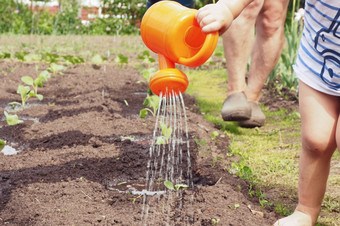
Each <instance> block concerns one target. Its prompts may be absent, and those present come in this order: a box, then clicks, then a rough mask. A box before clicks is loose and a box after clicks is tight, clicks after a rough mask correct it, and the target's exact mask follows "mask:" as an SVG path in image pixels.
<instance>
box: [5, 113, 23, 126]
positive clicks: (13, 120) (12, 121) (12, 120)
mask: <svg viewBox="0 0 340 226" xmlns="http://www.w3.org/2000/svg"><path fill="white" fill-rule="evenodd" d="M4 114H5V117H6V121H7V124H8V125H10V126H15V125H17V124H20V123H23V122H24V121H22V120H20V119H19V117H18V116H17V115H11V114H8V113H7V112H6V111H4Z"/></svg>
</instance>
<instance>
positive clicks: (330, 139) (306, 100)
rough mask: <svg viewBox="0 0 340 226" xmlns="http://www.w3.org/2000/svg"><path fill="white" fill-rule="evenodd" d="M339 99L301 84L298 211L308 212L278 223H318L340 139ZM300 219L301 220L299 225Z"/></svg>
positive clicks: (294, 215)
mask: <svg viewBox="0 0 340 226" xmlns="http://www.w3.org/2000/svg"><path fill="white" fill-rule="evenodd" d="M339 100H340V98H339V97H335V96H330V95H327V94H324V93H321V92H318V91H316V90H314V89H312V88H311V87H309V86H307V85H306V84H304V83H302V82H300V83H299V109H300V114H301V122H302V130H301V136H302V150H301V155H300V163H299V168H300V169H299V170H300V172H299V193H298V194H299V203H298V206H297V208H296V210H297V212H298V213H303V214H304V215H302V217H300V216H301V214H299V215H296V214H293V215H291V216H288V217H286V218H283V219H281V220H279V221H278V222H277V223H276V224H275V225H300V224H301V225H314V224H315V222H316V220H317V218H318V215H319V212H320V208H321V203H322V199H323V196H324V194H325V190H326V183H327V178H328V174H329V170H330V160H331V157H332V155H333V153H334V151H335V149H336V142H337V140H338V142H339V130H340V129H339V125H338V124H339V113H340V112H339V110H340V101H339ZM336 136H337V137H338V138H337V139H336ZM298 220H300V222H299V224H296V223H297V221H298ZM308 222H309V223H308ZM303 223H306V224H303Z"/></svg>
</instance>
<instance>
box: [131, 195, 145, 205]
mask: <svg viewBox="0 0 340 226" xmlns="http://www.w3.org/2000/svg"><path fill="white" fill-rule="evenodd" d="M140 197H142V195H138V196H137V197H135V198H130V199H131V200H132V203H133V204H134V203H135V202H136V200H137V199H139V198H140Z"/></svg>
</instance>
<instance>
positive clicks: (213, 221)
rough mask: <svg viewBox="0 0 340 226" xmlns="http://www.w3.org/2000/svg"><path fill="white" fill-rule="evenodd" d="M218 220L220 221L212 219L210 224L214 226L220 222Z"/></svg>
mask: <svg viewBox="0 0 340 226" xmlns="http://www.w3.org/2000/svg"><path fill="white" fill-rule="evenodd" d="M220 220H221V219H219V218H217V219H215V218H213V219H211V223H212V225H213V226H216V225H217V224H218V223H219V222H220Z"/></svg>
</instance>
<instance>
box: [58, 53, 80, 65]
mask: <svg viewBox="0 0 340 226" xmlns="http://www.w3.org/2000/svg"><path fill="white" fill-rule="evenodd" d="M62 58H63V59H64V60H65V61H66V64H73V65H74V64H81V63H85V60H84V59H83V58H82V57H79V56H73V55H66V56H62Z"/></svg>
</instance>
